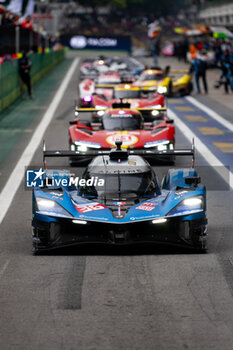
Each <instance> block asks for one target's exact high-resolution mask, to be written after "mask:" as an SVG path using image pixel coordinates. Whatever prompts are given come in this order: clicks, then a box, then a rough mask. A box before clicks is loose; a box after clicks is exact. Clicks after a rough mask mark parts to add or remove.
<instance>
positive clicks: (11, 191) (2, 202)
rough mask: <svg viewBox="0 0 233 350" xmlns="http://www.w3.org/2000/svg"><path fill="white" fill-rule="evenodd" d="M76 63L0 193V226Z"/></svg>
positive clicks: (75, 64) (74, 63) (66, 76)
mask: <svg viewBox="0 0 233 350" xmlns="http://www.w3.org/2000/svg"><path fill="white" fill-rule="evenodd" d="M78 63H79V58H78V57H77V58H76V59H75V60H74V61H73V63H72V65H71V67H70V69H69V70H68V72H67V74H66V75H65V78H64V79H63V81H62V83H61V85H60V87H59V89H58V91H57V92H56V94H55V96H54V98H53V99H52V102H51V103H50V105H49V107H48V109H47V110H46V112H45V114H44V115H43V117H42V119H41V121H40V123H39V125H38V127H37V128H36V130H35V132H34V134H33V135H32V138H31V140H30V141H29V143H28V145H27V147H26V148H25V150H24V152H23V153H22V155H21V157H20V159H19V160H18V163H17V164H16V166H15V168H14V170H13V172H12V173H11V175H10V177H9V179H8V181H7V183H6V184H5V186H4V188H3V190H2V192H1V193H0V224H1V223H2V220H3V219H4V217H5V215H6V213H7V211H8V209H9V207H10V205H11V203H12V201H13V198H14V196H15V194H16V192H17V190H18V188H19V186H20V183H21V181H22V180H23V178H24V173H25V167H27V166H28V165H29V164H30V163H31V160H32V158H33V156H34V153H35V151H36V150H37V148H38V147H39V145H40V143H41V140H42V137H43V135H44V133H45V131H46V129H47V127H48V126H49V124H50V122H51V120H52V118H53V116H54V113H55V111H56V109H57V107H58V105H59V103H60V101H61V99H62V96H63V94H64V92H65V90H66V88H67V85H68V84H69V81H70V79H71V78H72V75H73V73H74V71H75V69H76V67H77V65H78Z"/></svg>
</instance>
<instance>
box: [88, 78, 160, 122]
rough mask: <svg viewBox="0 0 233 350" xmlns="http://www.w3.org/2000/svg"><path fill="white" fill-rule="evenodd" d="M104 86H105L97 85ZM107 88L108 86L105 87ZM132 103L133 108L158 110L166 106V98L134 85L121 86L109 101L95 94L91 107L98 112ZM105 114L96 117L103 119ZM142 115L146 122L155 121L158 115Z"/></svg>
mask: <svg viewBox="0 0 233 350" xmlns="http://www.w3.org/2000/svg"><path fill="white" fill-rule="evenodd" d="M97 86H104V85H97ZM105 86H106V85H105ZM121 101H122V102H123V103H130V107H131V108H154V109H158V108H161V107H164V106H165V105H166V100H165V97H164V96H163V95H161V94H158V93H157V92H154V91H144V90H142V89H141V88H140V87H138V86H134V85H133V84H119V85H115V86H114V88H113V95H112V98H110V99H108V98H107V97H106V95H103V94H102V95H100V94H93V95H92V101H91V105H92V106H93V107H95V108H96V109H97V110H100V109H104V108H111V107H112V105H113V104H114V103H118V102H121ZM101 115H103V112H100V111H99V112H97V113H96V114H93V117H94V116H99V117H101ZM142 115H143V117H144V119H145V120H146V121H153V120H154V117H155V116H156V115H157V114H156V113H155V112H153V111H143V112H142Z"/></svg>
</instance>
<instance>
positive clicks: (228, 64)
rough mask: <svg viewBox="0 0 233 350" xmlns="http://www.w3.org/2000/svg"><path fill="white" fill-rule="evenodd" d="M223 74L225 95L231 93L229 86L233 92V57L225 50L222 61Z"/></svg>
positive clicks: (221, 79) (221, 77) (222, 81)
mask: <svg viewBox="0 0 233 350" xmlns="http://www.w3.org/2000/svg"><path fill="white" fill-rule="evenodd" d="M220 66H221V70H222V74H221V76H220V82H221V83H222V84H223V85H224V90H225V93H226V94H228V93H229V86H230V87H231V89H232V90H233V57H232V54H230V52H229V51H228V50H225V51H224V53H223V55H222V56H221V59H220Z"/></svg>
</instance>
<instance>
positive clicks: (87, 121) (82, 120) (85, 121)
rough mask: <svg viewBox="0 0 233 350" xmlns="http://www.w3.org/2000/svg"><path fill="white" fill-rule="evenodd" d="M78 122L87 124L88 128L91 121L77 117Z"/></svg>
mask: <svg viewBox="0 0 233 350" xmlns="http://www.w3.org/2000/svg"><path fill="white" fill-rule="evenodd" d="M79 122H80V123H81V124H83V125H86V126H88V127H89V128H91V122H90V121H89V120H85V119H79Z"/></svg>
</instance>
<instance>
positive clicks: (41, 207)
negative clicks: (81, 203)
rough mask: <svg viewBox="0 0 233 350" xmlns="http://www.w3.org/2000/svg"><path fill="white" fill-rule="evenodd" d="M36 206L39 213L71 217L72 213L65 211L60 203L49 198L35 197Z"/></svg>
mask: <svg viewBox="0 0 233 350" xmlns="http://www.w3.org/2000/svg"><path fill="white" fill-rule="evenodd" d="M36 207H37V210H36V211H37V212H38V213H39V214H44V215H51V216H61V217H67V216H68V217H71V216H72V215H71V214H70V213H69V212H68V211H66V210H65V209H64V208H63V207H62V206H61V205H60V204H58V203H57V202H56V201H53V200H51V199H47V198H42V197H37V198H36Z"/></svg>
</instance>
